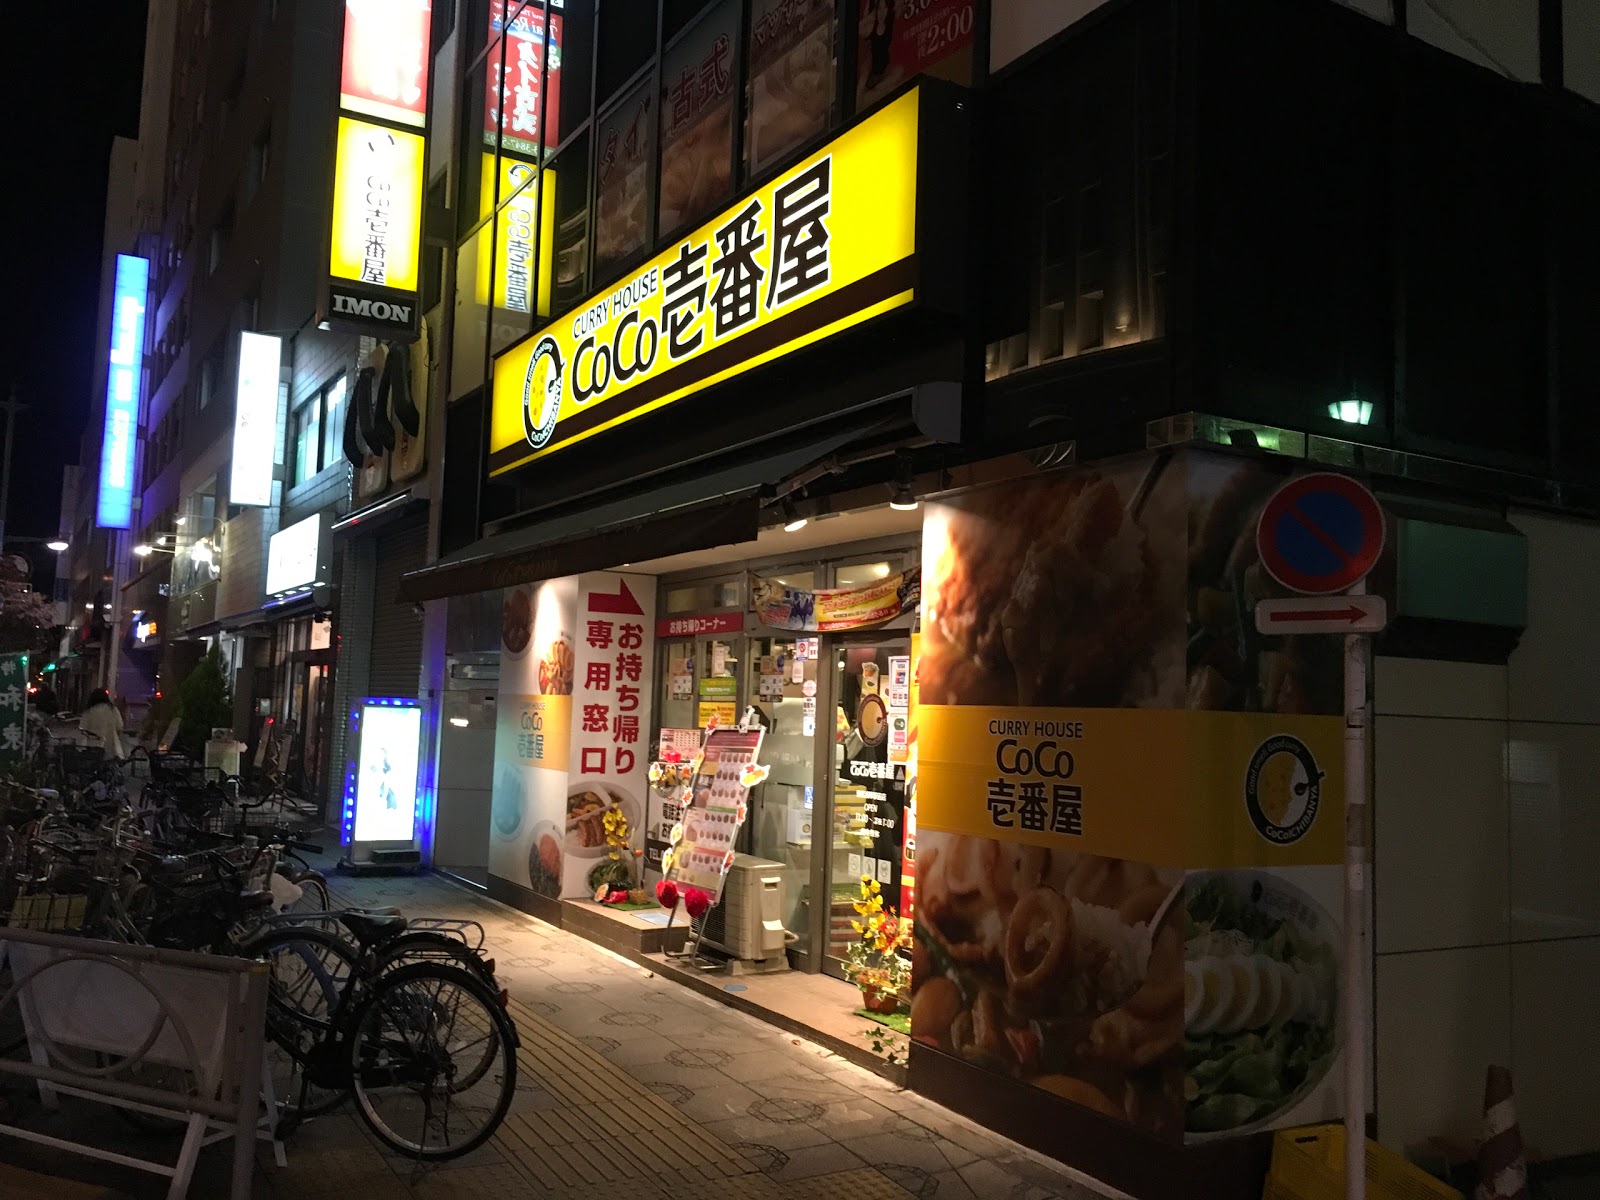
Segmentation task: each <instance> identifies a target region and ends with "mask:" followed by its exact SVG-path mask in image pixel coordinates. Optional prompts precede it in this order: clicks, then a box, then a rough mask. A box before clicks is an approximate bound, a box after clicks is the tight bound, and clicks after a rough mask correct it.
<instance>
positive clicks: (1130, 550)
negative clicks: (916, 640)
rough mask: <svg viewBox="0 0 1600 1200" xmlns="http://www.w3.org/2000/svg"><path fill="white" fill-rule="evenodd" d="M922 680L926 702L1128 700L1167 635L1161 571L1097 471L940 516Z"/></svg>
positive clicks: (975, 500)
mask: <svg viewBox="0 0 1600 1200" xmlns="http://www.w3.org/2000/svg"><path fill="white" fill-rule="evenodd" d="M946 522H947V523H946V528H945V538H946V544H945V546H944V548H943V549H942V552H941V553H940V554H939V556H938V558H937V560H936V563H935V567H934V569H933V572H932V574H933V578H932V580H931V581H930V585H929V602H928V608H927V621H926V642H925V645H924V650H923V659H922V665H921V667H920V668H919V670H920V679H921V687H922V695H923V699H924V700H925V702H927V703H930V704H992V705H995V704H998V705H1005V704H1022V705H1031V706H1043V707H1049V706H1067V705H1095V706H1115V705H1118V704H1124V703H1129V702H1130V701H1131V693H1132V692H1133V691H1134V690H1135V682H1136V680H1137V679H1138V677H1139V676H1140V675H1141V673H1142V672H1144V671H1145V670H1146V668H1147V667H1148V664H1149V663H1150V660H1151V658H1152V655H1153V653H1154V648H1155V646H1156V644H1157V643H1158V642H1159V640H1160V638H1161V634H1162V632H1163V630H1162V625H1161V618H1162V614H1161V611H1160V605H1159V604H1158V603H1157V591H1158V589H1157V586H1156V579H1157V572H1156V564H1155V562H1154V559H1153V556H1152V554H1151V553H1150V549H1149V547H1148V545H1147V539H1146V536H1145V532H1144V530H1143V529H1141V528H1140V527H1139V525H1138V523H1137V522H1136V521H1135V520H1134V518H1133V517H1132V516H1131V515H1129V513H1128V512H1127V506H1126V503H1125V501H1124V500H1123V498H1122V495H1121V493H1120V492H1119V490H1118V488H1117V485H1116V483H1115V482H1114V481H1113V480H1112V479H1111V478H1109V477H1107V476H1105V475H1102V474H1100V473H1098V472H1090V473H1086V474H1082V475H1077V476H1073V477H1071V478H1067V479H1053V480H1048V481H1041V482H1037V483H1034V484H1031V485H1029V486H1027V487H1025V488H1022V489H1017V488H1005V489H999V490H998V491H996V492H995V493H993V494H990V495H986V496H976V497H972V498H969V499H967V500H964V501H963V502H962V503H961V505H960V507H959V508H955V507H952V508H951V509H950V510H949V511H948V513H947V515H946Z"/></svg>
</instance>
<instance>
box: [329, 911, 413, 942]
mask: <svg viewBox="0 0 1600 1200" xmlns="http://www.w3.org/2000/svg"><path fill="white" fill-rule="evenodd" d="M339 922H340V924H342V925H343V926H344V927H345V928H346V929H348V930H349V931H350V932H351V933H352V934H354V935H355V939H356V941H357V942H359V943H360V944H361V946H362V948H363V949H365V948H366V947H368V946H372V945H375V944H377V943H378V942H382V941H385V940H386V939H388V938H392V937H393V936H394V935H395V934H397V933H399V932H401V931H402V930H403V929H405V927H406V919H405V918H404V917H402V916H401V915H400V914H399V913H375V912H343V913H340V914H339Z"/></svg>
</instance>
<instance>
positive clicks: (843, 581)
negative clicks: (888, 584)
mask: <svg viewBox="0 0 1600 1200" xmlns="http://www.w3.org/2000/svg"><path fill="white" fill-rule="evenodd" d="M893 571H894V565H893V564H891V563H889V562H874V563H851V564H850V565H849V566H844V567H839V568H837V569H836V570H835V571H834V574H833V582H834V586H835V587H842V588H851V587H868V586H869V585H871V584H874V583H877V582H878V581H879V580H882V579H887V578H889V576H890V574H891V573H892V572H893Z"/></svg>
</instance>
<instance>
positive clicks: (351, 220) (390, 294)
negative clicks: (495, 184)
mask: <svg viewBox="0 0 1600 1200" xmlns="http://www.w3.org/2000/svg"><path fill="white" fill-rule="evenodd" d="M425 147H426V143H425V141H424V139H423V138H422V136H421V135H420V134H416V133H406V132H404V131H402V130H398V129H390V128H389V127H388V126H385V125H374V124H372V123H370V122H367V121H358V120H355V119H354V118H351V117H340V118H339V140H338V150H337V155H338V157H337V160H336V161H335V165H334V171H333V236H332V240H331V242H330V243H329V259H328V275H329V280H330V283H329V292H328V295H329V320H330V321H331V322H338V323H341V324H344V325H353V324H362V325H366V326H368V327H370V328H375V329H377V330H379V331H381V332H384V333H389V334H392V333H394V332H395V331H396V330H401V331H409V330H411V329H412V328H413V327H414V326H415V324H416V315H417V247H418V244H419V242H420V241H421V237H422V175H423V159H424V151H425Z"/></svg>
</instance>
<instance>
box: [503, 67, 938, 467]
mask: <svg viewBox="0 0 1600 1200" xmlns="http://www.w3.org/2000/svg"><path fill="white" fill-rule="evenodd" d="M919 101H920V94H919V92H918V91H917V90H913V91H910V92H908V93H907V94H906V95H904V96H902V97H900V98H899V99H898V100H896V101H894V102H893V103H891V104H889V105H888V106H887V107H885V108H883V109H881V110H880V111H879V112H877V113H876V114H874V115H873V116H871V117H869V118H867V120H865V121H863V122H862V123H861V124H860V125H857V126H856V127H855V128H854V129H851V130H849V131H848V132H847V133H845V134H844V135H843V136H841V137H839V138H837V139H835V140H834V141H833V142H831V143H829V144H828V145H827V146H826V147H824V148H823V149H822V150H820V151H818V152H817V153H815V154H813V155H811V156H810V157H809V158H807V159H805V160H804V161H802V162H801V163H800V164H799V165H798V166H795V167H793V168H791V169H790V170H788V171H786V172H784V173H783V174H782V175H780V176H778V177H777V178H776V179H774V180H772V181H771V182H770V183H768V184H766V185H765V186H764V187H762V188H760V189H759V190H758V191H756V192H755V193H754V194H753V195H750V196H747V197H745V198H744V199H742V200H740V201H739V202H738V203H737V204H735V205H733V206H732V207H731V208H730V209H729V210H728V211H726V212H724V213H723V214H722V215H721V216H719V217H717V218H716V219H714V220H712V221H711V222H709V223H708V224H706V225H704V226H702V227H701V228H700V229H698V230H696V231H695V232H693V233H691V234H690V235H689V236H687V237H685V238H683V239H681V240H680V241H678V242H676V243H675V244H673V245H672V246H670V247H669V248H668V249H667V250H666V251H664V252H663V253H661V254H659V255H657V256H656V257H655V258H654V259H652V260H651V261H650V262H648V263H646V264H645V265H644V266H643V267H641V268H640V269H639V270H637V271H635V272H634V273H633V274H632V275H630V276H628V277H627V278H625V279H624V280H622V282H621V283H619V284H618V285H617V286H616V287H614V288H611V289H609V290H607V291H606V292H604V293H602V294H600V295H597V296H593V297H591V298H590V299H589V300H588V301H587V302H586V303H585V304H584V305H583V306H582V307H580V308H579V309H577V310H576V311H574V312H571V313H569V314H568V315H567V316H566V317H564V318H561V319H558V320H557V321H556V322H555V323H554V324H553V325H551V326H550V327H549V328H548V329H546V330H544V331H542V332H541V333H537V334H534V335H532V336H530V337H528V338H525V339H524V340H523V341H521V342H519V343H518V344H517V345H516V346H513V347H512V348H511V349H510V350H508V351H506V352H505V353H504V354H502V355H500V356H499V357H498V358H497V359H496V360H495V364H494V409H493V415H492V418H491V422H490V437H489V450H490V455H489V471H490V474H491V475H499V474H502V473H504V472H506V471H511V470H514V469H516V468H517V467H520V466H522V465H523V464H524V463H527V462H530V461H532V460H533V459H535V458H538V457H540V456H541V455H545V454H549V453H552V452H553V451H556V450H559V449H561V448H562V447H564V446H570V445H572V444H573V443H575V442H578V441H581V440H583V439H584V438H588V437H592V436H593V435H594V434H597V433H600V432H603V431H604V430H607V429H611V428H614V427H615V426H617V425H620V424H621V423H623V422H624V421H628V420H631V419H632V418H634V417H637V416H640V415H642V414H644V413H647V412H650V411H653V410H655V409H658V408H660V407H662V406H663V405H666V404H670V403H672V402H673V401H675V400H677V399H679V398H680V397H682V396H685V395H688V394H689V393H691V392H694V391H697V390H699V389H701V388H704V387H707V386H709V385H711V384H713V383H717V382H719V381H721V380H723V379H728V378H730V377H732V376H734V375H737V374H739V373H741V372H743V371H746V370H749V369H750V368H752V367H755V366H759V365H761V364H762V363H765V362H769V361H771V360H772V359H775V358H778V357H779V356H781V355H783V354H786V353H788V352H790V351H792V350H796V349H799V348H800V347H802V346H806V345H809V344H811V343H812V342H816V341H819V340H821V339H822V338H825V337H828V336H830V335H831V334H834V333H837V332H839V331H840V330H843V329H846V328H849V327H851V326H853V325H857V324H860V323H861V322H863V321H866V320H868V319H869V318H871V317H875V316H878V315H880V314H882V313H885V312H889V311H891V310H892V309H895V308H898V307H900V306H902V305H905V304H908V303H910V302H911V301H912V299H914V290H915V286H916V277H917V257H916V251H917V244H916V225H917V220H916V217H917V187H916V180H917V154H918V145H917V118H918V106H919Z"/></svg>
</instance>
